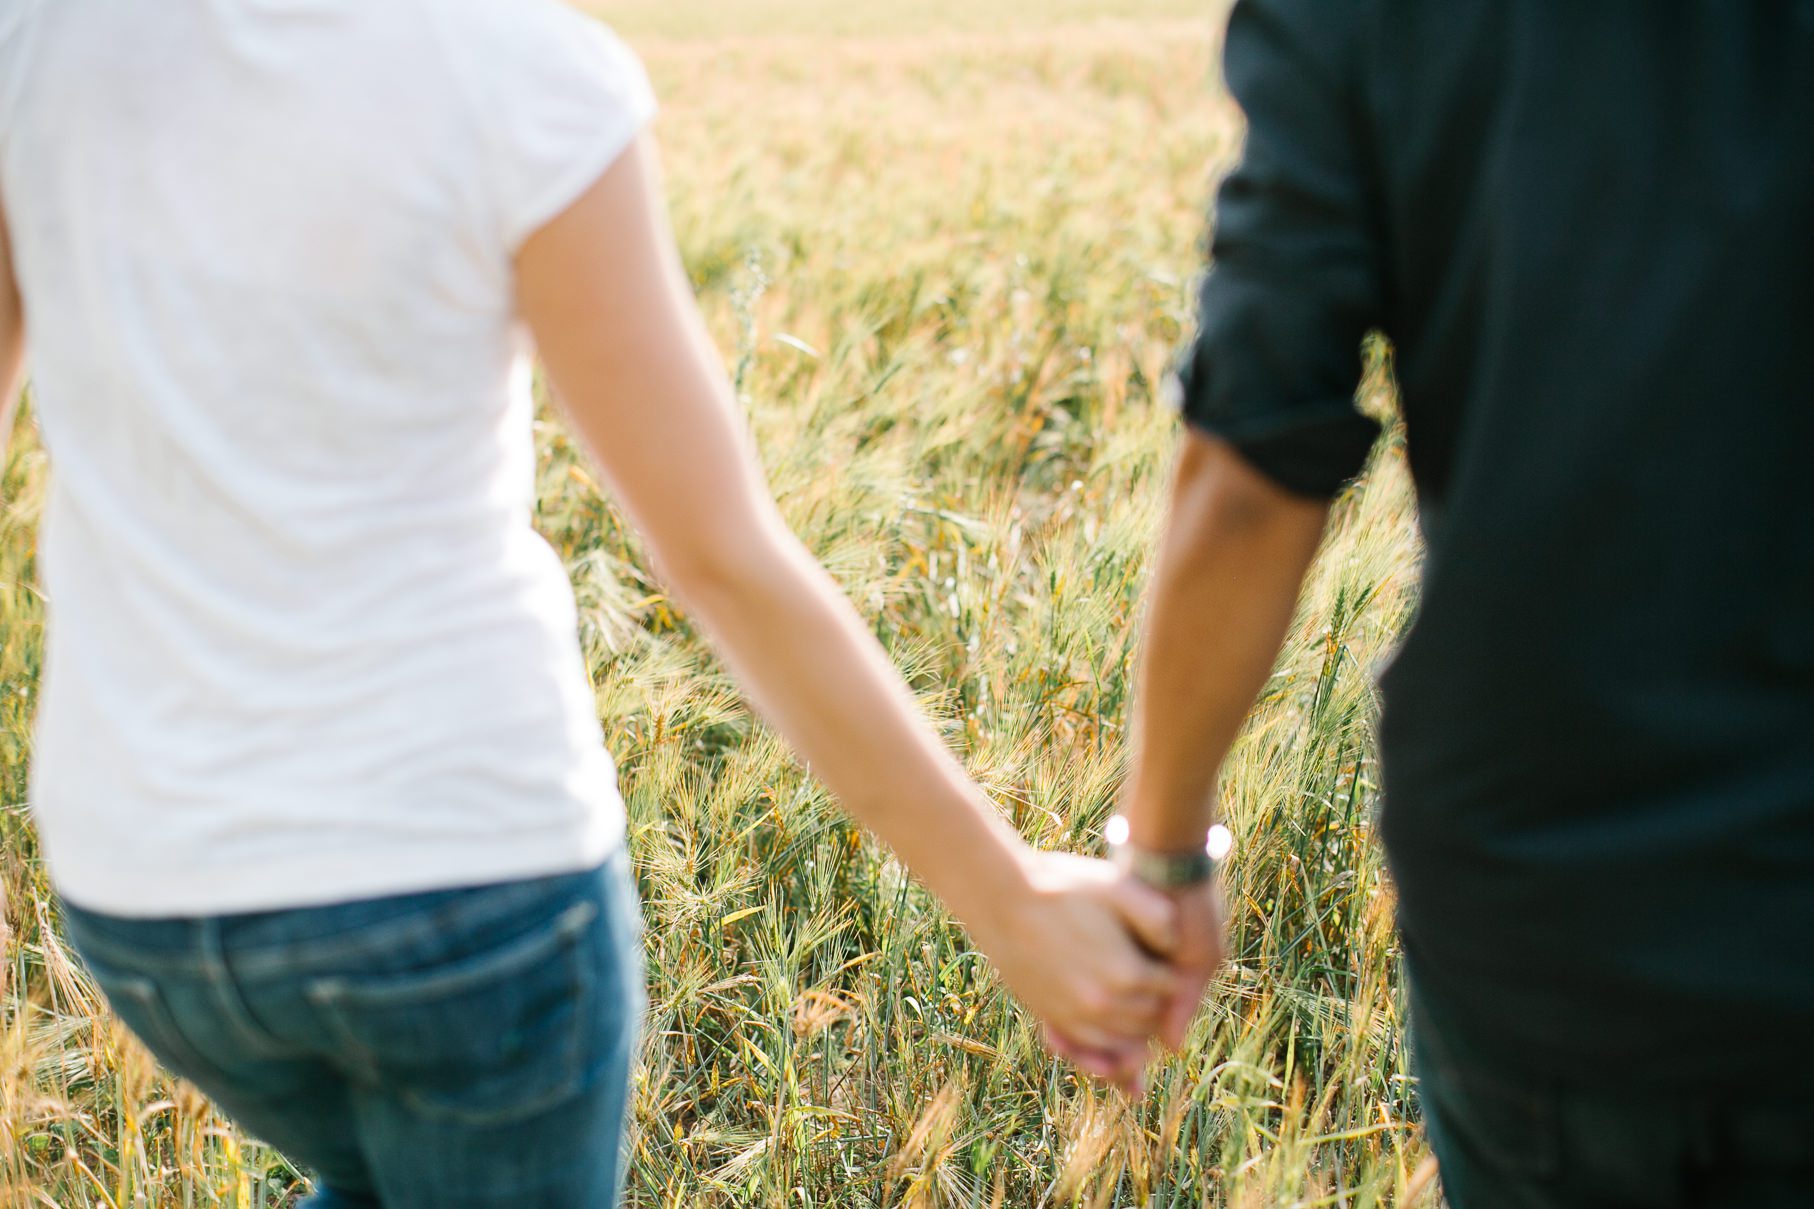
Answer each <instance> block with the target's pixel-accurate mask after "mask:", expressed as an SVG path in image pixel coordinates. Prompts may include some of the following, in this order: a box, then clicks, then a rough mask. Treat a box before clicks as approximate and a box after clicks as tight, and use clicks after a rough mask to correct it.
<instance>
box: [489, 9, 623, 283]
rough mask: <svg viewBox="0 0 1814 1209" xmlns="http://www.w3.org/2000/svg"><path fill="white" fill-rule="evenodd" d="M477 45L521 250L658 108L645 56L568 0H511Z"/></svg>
mask: <svg viewBox="0 0 1814 1209" xmlns="http://www.w3.org/2000/svg"><path fill="white" fill-rule="evenodd" d="M510 8H511V9H512V10H513V17H512V19H511V20H510V21H509V22H508V23H503V24H494V25H493V26H492V29H491V33H492V34H493V35H494V38H495V40H494V41H493V43H492V45H490V46H489V47H484V48H478V49H481V50H482V52H483V57H482V58H481V59H480V60H479V61H478V71H479V73H480V75H481V77H482V79H481V85H480V88H479V90H478V91H479V95H478V97H477V98H476V101H477V104H478V105H479V107H480V112H481V120H482V121H483V122H484V123H485V124H486V136H487V138H486V158H487V164H486V168H487V173H486V177H487V179H486V183H485V188H486V190H487V192H488V193H489V195H490V198H491V202H492V209H493V213H494V217H495V221H496V222H497V230H498V235H499V237H500V238H501V239H502V241H503V244H504V247H505V248H506V249H507V250H508V251H509V252H510V253H511V254H513V255H514V254H515V252H516V251H517V249H518V248H520V247H521V246H522V244H523V241H524V240H526V239H528V238H529V236H530V235H532V234H534V233H535V232H536V231H537V230H539V229H540V228H541V227H543V226H545V225H546V224H547V223H548V222H549V221H550V220H551V219H553V218H555V217H556V216H558V215H559V214H560V213H561V212H562V211H563V210H565V209H566V208H567V207H568V206H570V205H572V204H573V203H574V202H575V201H577V200H578V199H579V197H580V195H581V194H583V193H584V192H585V191H586V190H587V189H588V188H590V187H591V186H592V185H593V184H594V183H595V182H596V181H597V180H598V178H599V177H600V176H602V175H603V174H604V172H605V170H606V169H607V168H609V167H610V166H611V164H612V163H613V162H615V161H616V159H617V158H618V157H619V156H620V155H622V154H623V152H624V151H625V150H626V149H627V148H628V147H629V146H630V144H631V143H632V142H633V141H634V140H635V139H636V137H637V135H638V134H639V133H640V132H641V131H642V129H643V128H644V127H645V126H647V125H648V123H649V121H650V119H652V118H653V117H654V115H655V108H656V105H655V91H654V89H653V88H652V87H651V86H650V84H649V77H648V75H647V73H646V72H645V71H644V70H643V66H642V63H641V61H640V60H639V59H638V58H637V57H636V55H635V53H634V52H633V51H631V50H630V48H629V47H628V46H626V45H624V43H623V41H622V40H620V39H619V38H618V37H617V35H616V34H614V33H613V32H612V31H611V30H609V29H608V28H606V27H605V26H604V25H602V24H601V23H599V22H598V21H596V20H594V19H592V18H590V17H587V16H585V15H583V14H581V13H579V12H577V11H575V10H573V9H570V8H568V7H567V6H566V5H565V4H564V3H562V2H561V0H510Z"/></svg>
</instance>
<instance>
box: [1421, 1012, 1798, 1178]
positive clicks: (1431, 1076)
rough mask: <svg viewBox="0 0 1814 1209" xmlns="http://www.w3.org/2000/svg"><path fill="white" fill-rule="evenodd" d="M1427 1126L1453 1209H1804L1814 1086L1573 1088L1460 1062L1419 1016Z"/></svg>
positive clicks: (1473, 1060) (1454, 1051) (1466, 1060)
mask: <svg viewBox="0 0 1814 1209" xmlns="http://www.w3.org/2000/svg"><path fill="white" fill-rule="evenodd" d="M1411 1031H1412V1053H1413V1061H1414V1063H1415V1065H1416V1068H1417V1075H1418V1081H1419V1095H1420V1098H1421V1100H1422V1102H1423V1111H1424V1125H1425V1127H1426V1129H1427V1131H1428V1133H1429V1137H1430V1142H1431V1145H1433V1146H1434V1147H1435V1149H1436V1157H1437V1160H1438V1161H1439V1162H1440V1163H1441V1165H1442V1183H1443V1190H1444V1192H1445V1193H1446V1195H1447V1197H1448V1204H1449V1206H1450V1209H1791V1207H1794V1209H1807V1207H1810V1206H1814V1089H1809V1088H1800V1089H1797V1088H1793V1087H1789V1088H1768V1089H1762V1088H1760V1089H1758V1092H1759V1093H1760V1094H1761V1095H1767V1096H1776V1097H1781V1096H1783V1095H1785V1094H1787V1095H1789V1096H1795V1095H1799V1096H1801V1097H1802V1098H1801V1100H1800V1102H1799V1103H1796V1102H1794V1101H1793V1100H1790V1101H1787V1102H1785V1101H1783V1100H1781V1099H1778V1100H1777V1101H1776V1102H1775V1103H1764V1102H1763V1101H1762V1100H1760V1099H1758V1098H1756V1097H1754V1096H1749V1095H1737V1094H1726V1095H1711V1094H1705V1095H1703V1094H1696V1093H1694V1092H1692V1091H1670V1092H1658V1091H1649V1090H1638V1089H1634V1088H1631V1087H1620V1086H1603V1087H1565V1086H1561V1085H1557V1084H1554V1083H1551V1082H1548V1081H1546V1080H1541V1079H1538V1078H1535V1077H1531V1076H1526V1077H1523V1078H1520V1077H1518V1076H1517V1075H1514V1074H1511V1073H1508V1070H1507V1069H1506V1068H1504V1067H1500V1066H1493V1068H1492V1069H1491V1070H1490V1071H1489V1069H1488V1066H1489V1065H1490V1064H1489V1063H1483V1062H1481V1061H1480V1060H1478V1059H1477V1058H1469V1057H1463V1056H1461V1055H1460V1054H1459V1053H1458V1047H1457V1046H1455V1045H1453V1044H1449V1043H1448V1041H1446V1040H1445V1038H1444V1036H1443V1035H1442V1029H1441V1028H1440V1027H1438V1026H1436V1025H1435V1024H1434V1022H1432V1021H1430V1020H1429V1019H1428V1017H1427V1015H1423V1014H1416V1013H1415V1010H1414V1017H1413V1020H1412V1026H1411Z"/></svg>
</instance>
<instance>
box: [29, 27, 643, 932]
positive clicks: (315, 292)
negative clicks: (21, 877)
mask: <svg viewBox="0 0 1814 1209" xmlns="http://www.w3.org/2000/svg"><path fill="white" fill-rule="evenodd" d="M653 110H654V100H653V97H652V95H651V92H650V89H649V85H648V81H647V78H646V77H645V76H644V74H643V72H642V69H641V67H640V66H639V64H638V63H637V61H636V60H635V58H634V57H633V56H632V55H631V54H630V53H629V52H628V51H627V50H626V49H625V48H624V47H623V46H622V45H621V44H620V43H619V42H618V41H616V40H615V39H614V38H613V37H612V36H611V35H610V34H609V33H608V32H607V31H606V30H605V29H604V28H603V27H601V26H599V25H598V24H596V23H595V22H593V21H591V20H589V19H587V18H584V17H582V16H580V15H579V14H577V13H575V12H573V11H572V10H570V9H568V8H567V7H565V6H564V5H563V4H562V3H560V0H157V2H155V3H150V2H148V0H0V189H3V190H4V193H3V197H4V204H5V213H6V217H7V224H8V227H9V228H10V231H11V235H12V240H13V250H14V257H15V264H16V271H17V274H18V277H19V284H20V287H21V289H22V292H23V296H24V300H25V311H26V322H27V327H28V339H29V360H30V366H31V370H32V377H33V382H34V386H35V392H36V395H35V397H36V399H37V405H38V416H39V424H40V429H41V431H42V433H43V436H44V440H45V443H46V446H47V447H48V449H49V452H50V457H51V466H52V485H51V488H50V494H49V499H48V501H47V504H46V509H45V515H44V520H43V528H42V535H41V546H42V561H41V567H42V578H43V581H44V583H45V585H46V588H47V595H48V598H49V601H50V613H51V624H50V631H49V636H48V638H47V652H46V664H45V671H44V678H43V686H42V687H43V692H42V700H41V705H40V710H39V715H38V731H37V739H36V743H35V750H34V753H33V791H32V796H33V803H32V805H33V808H34V813H35V815H36V818H37V821H38V826H39V830H40V833H41V836H42V841H43V848H44V853H45V857H46V860H47V862H48V866H49V870H50V873H51V876H52V879H53V881H55V882H56V884H57V885H58V887H59V889H60V890H61V891H62V892H63V893H64V894H66V895H67V896H68V897H69V898H70V899H71V900H72V901H74V902H76V903H78V904H79V905H81V906H84V907H88V908H90V909H94V910H99V911H104V912H111V913H115V914H120V915H129V916H140V917H146V916H152V917H155V916H170V915H198V914H216V913H227V912H238V911H248V910H265V909H274V908H283V907H298V906H308V905H316V904H323V903H329V902H336V901H345V900H349V899H356V898H364V897H373V896H380V895H386V894H396V893H404V892H408V891H412V890H421V889H431V888H444V887H453V886H460V885H474V884H482V883H487V882H493V881H499V880H508V879H513V878H518V877H530V876H538V875H543V874H552V873H560V872H571V871H576V870H579V869H583V868H586V867H589V866H590V865H592V864H594V863H596V862H598V861H600V860H602V859H604V858H605V857H606V856H608V855H609V854H610V853H611V852H612V851H613V850H614V849H615V848H616V847H617V846H618V845H620V844H621V843H622V838H623V830H624V818H623V806H622V803H621V801H620V799H619V798H618V795H617V789H616V776H615V771H614V769H613V767H612V765H611V762H610V758H609V756H608V755H607V754H606V752H605V749H604V745H603V739H602V735H601V733H600V729H599V725H598V720H597V710H596V704H595V699H594V696H593V694H592V691H591V689H590V686H589V685H588V682H587V677H586V672H585V668H584V664H583V661H582V659H581V655H580V650H579V643H578V637H577V632H576V628H577V627H576V617H575V610H574V604H573V596H572V591H571V588H570V586H569V584H568V581H567V578H566V576H565V574H564V572H563V569H562V567H561V564H560V561H559V559H558V558H557V557H556V555H555V553H554V552H553V551H552V550H551V549H550V548H549V547H548V545H547V544H546V543H545V542H543V541H542V539H541V538H540V537H539V536H537V534H536V533H535V531H534V530H533V529H532V527H531V510H532V486H533V471H534V449H533V446H532V438H531V405H530V398H529V389H528V388H529V373H528V365H527V361H526V343H525V340H524V337H523V334H522V331H521V325H520V323H519V320H518V317H517V315H516V313H515V307H514V284H513V270H512V259H513V256H514V253H515V252H516V250H517V248H518V247H519V246H520V244H521V243H522V241H523V240H524V239H525V238H526V237H527V236H528V235H529V234H531V233H533V232H534V231H535V230H536V229H537V228H538V227H540V226H541V225H543V224H544V223H545V222H547V221H548V220H549V219H551V218H552V217H554V216H555V215H556V214H558V213H559V212H560V211H561V210H563V209H564V208H565V207H566V206H568V205H569V204H571V203H572V202H573V201H574V200H575V199H577V197H578V196H579V195H580V194H581V193H582V192H584V191H585V189H586V188H587V187H588V186H590V185H591V184H592V183H593V182H594V181H596V180H597V178H598V177H599V176H600V175H601V174H602V172H603V171H604V170H605V168H606V167H608V166H609V164H610V163H611V162H612V160H613V159H615V158H616V157H617V156H618V155H619V154H620V153H621V152H622V151H623V150H624V149H625V148H626V147H627V146H628V145H629V143H630V142H631V141H632V140H633V139H634V137H635V136H636V134H637V132H638V131H639V129H640V128H641V127H642V126H643V125H644V124H645V123H646V122H647V121H648V120H649V118H650V116H651V115H652V113H653Z"/></svg>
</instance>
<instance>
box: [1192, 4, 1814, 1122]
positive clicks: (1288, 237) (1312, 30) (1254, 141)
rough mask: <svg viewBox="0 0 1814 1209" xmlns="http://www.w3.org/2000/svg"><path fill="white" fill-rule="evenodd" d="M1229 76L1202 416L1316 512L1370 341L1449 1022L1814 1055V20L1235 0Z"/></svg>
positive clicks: (1392, 826)
mask: <svg viewBox="0 0 1814 1209" xmlns="http://www.w3.org/2000/svg"><path fill="white" fill-rule="evenodd" d="M1227 76H1228V81H1229V85H1230V87H1231V89H1232V91H1233V93H1234V95H1235V97H1236V99H1237V100H1238V101H1239V102H1240V103H1241V105H1242V107H1243V109H1244V110H1245V111H1246V114H1247V117H1248V127H1249V129H1248V141H1247V147H1246V153H1245V158H1244V161H1243V162H1242V164H1241V165H1240V167H1239V168H1238V169H1237V170H1236V171H1235V172H1234V173H1233V175H1232V176H1231V177H1230V178H1229V179H1228V180H1227V182H1226V183H1225V184H1224V186H1223V188H1222V191H1221V197H1220V201H1219V205H1218V210H1217V218H1216V229H1215V236H1214V241H1213V258H1214V259H1213V267H1212V270H1211V272H1210V274H1209V276H1208V278H1207V279H1206V283H1205V286H1204V289H1203V297H1202V329H1201V335H1200V337H1199V339H1198V341H1197V343H1196V345H1195V347H1194V349H1193V350H1192V351H1191V353H1190V354H1189V356H1188V357H1187V359H1186V366H1185V370H1184V374H1183V377H1184V381H1185V412H1186V416H1187V417H1188V419H1189V420H1190V422H1191V423H1193V424H1195V425H1197V426H1200V427H1201V428H1203V429H1205V430H1207V431H1209V432H1212V433H1215V434H1218V435H1220V436H1221V437H1223V438H1225V439H1227V440H1228V441H1230V442H1232V443H1233V445H1234V446H1235V447H1236V448H1237V449H1239V450H1240V451H1241V452H1242V453H1243V454H1244V455H1245V457H1246V458H1247V459H1248V460H1249V461H1250V462H1251V463H1252V464H1253V465H1255V466H1256V467H1258V468H1259V469H1260V470H1262V471H1263V472H1265V473H1266V474H1267V475H1269V476H1271V477H1272V478H1274V479H1275V480H1276V481H1278V482H1280V483H1282V484H1284V485H1285V486H1287V487H1289V488H1291V489H1292V490H1294V491H1296V492H1299V493H1303V494H1307V495H1319V496H1320V495H1328V494H1331V493H1333V492H1335V491H1336V490H1337V489H1338V488H1339V487H1340V486H1341V484H1342V483H1343V482H1344V481H1345V480H1347V479H1348V478H1350V477H1351V476H1353V475H1354V474H1355V473H1356V472H1357V471H1358V470H1359V469H1360V467H1361V464H1362V462H1363V460H1364V459H1365V457H1366V456H1367V453H1368V450H1369V447H1370V446H1371V444H1372V442H1373V438H1374V435H1375V425H1374V424H1373V423H1372V422H1371V421H1369V420H1367V419H1364V418H1363V417H1361V416H1360V415H1359V414H1357V413H1356V411H1355V408H1354V406H1353V397H1354V393H1355V388H1356V385H1357V381H1358V378H1359V376H1360V371H1361V358H1360V348H1361V344H1362V341H1363V337H1365V336H1366V335H1367V334H1368V333H1370V332H1375V331H1377V332H1381V333H1383V334H1384V335H1385V336H1386V337H1387V338H1389V340H1390V341H1391V343H1392V346H1393V348H1394V349H1395V357H1396V370H1397V376H1398V381H1399V386H1400V390H1401V394H1402V401H1403V411H1404V416H1405V423H1406V440H1407V444H1408V452H1409V458H1410V464H1411V470H1412V474H1413V476H1414V477H1415V479H1416V482H1417V487H1418V492H1419V499H1420V504H1421V511H1422V518H1423V525H1424V530H1425V535H1426V537H1427V538H1428V546H1429V554H1428V561H1427V566H1426V576H1425V583H1424V589H1423V597H1422V602H1421V606H1420V610H1419V616H1418V620H1417V622H1416V624H1415V626H1414V628H1413V630H1412V633H1411V634H1410V636H1409V638H1408V639H1407V641H1406V643H1405V645H1404V647H1403V650H1402V651H1401V652H1400V654H1399V656H1398V657H1397V659H1396V661H1395V663H1394V664H1393V666H1392V667H1391V669H1390V670H1389V672H1388V673H1387V675H1386V678H1385V684H1384V699H1385V714H1384V721H1383V730H1382V747H1383V762H1384V773H1385V802H1384V806H1383V811H1382V828H1383V831H1384V836H1385V840H1386V847H1387V854H1388V858H1389V861H1390V864H1391V867H1392V870H1393V873H1394V876H1395V879H1396V881H1397V884H1398V887H1399V894H1400V919H1401V923H1402V926H1403V932H1404V937H1405V942H1406V946H1407V949H1408V952H1409V954H1410V957H1411V959H1412V964H1413V967H1414V970H1415V971H1416V972H1417V973H1418V975H1419V983H1420V989H1422V990H1425V991H1427V992H1428V997H1429V999H1430V1000H1431V1004H1432V1013H1433V1014H1434V1015H1436V1016H1439V1017H1444V1018H1446V1020H1447V1021H1448V1022H1450V1023H1452V1024H1453V1025H1454V1026H1455V1027H1457V1028H1459V1029H1461V1030H1462V1031H1464V1032H1472V1033H1475V1034H1477V1036H1478V1038H1479V1039H1480V1040H1481V1041H1482V1043H1483V1044H1485V1045H1487V1046H1489V1047H1490V1048H1491V1049H1492V1050H1494V1052H1496V1053H1498V1054H1500V1055H1502V1056H1503V1057H1505V1058H1506V1059H1507V1060H1508V1061H1510V1062H1515V1063H1517V1064H1518V1065H1519V1066H1520V1067H1521V1068H1528V1069H1537V1070H1547V1071H1552V1072H1555V1073H1556V1075H1557V1076H1558V1077H1560V1078H1568V1077H1572V1076H1577V1075H1578V1076H1583V1077H1599V1076H1603V1075H1606V1074H1616V1075H1618V1076H1620V1077H1623V1078H1628V1079H1635V1080H1643V1081H1656V1082H1661V1083H1684V1082H1686V1083H1692V1084H1696V1085H1704V1084H1706V1083H1708V1082H1709V1081H1730V1082H1732V1083H1735V1084H1738V1085H1741V1086H1742V1085H1746V1084H1747V1083H1750V1084H1751V1085H1753V1086H1755V1085H1756V1080H1758V1079H1762V1078H1766V1077H1768V1078H1769V1079H1770V1080H1771V1082H1772V1084H1773V1085H1777V1086H1783V1085H1784V1083H1783V1077H1782V1073H1783V1070H1784V1068H1785V1066H1787V1067H1792V1068H1795V1069H1799V1070H1800V1071H1803V1072H1807V1073H1809V1074H1814V1059H1810V1058H1809V1057H1808V1054H1809V1052H1810V1049H1811V1048H1814V1047H1811V1046H1810V1043H1809V1038H1810V1035H1811V1034H1814V939H1811V937H1814V482H1811V480H1810V471H1809V468H1810V466H1811V465H1814V0H1242V2H1241V3H1240V4H1239V5H1238V7H1237V8H1236V10H1235V12H1234V15H1233V18H1232V22H1231V25H1230V29H1229V34H1228V43H1227ZM1804 1077H1805V1076H1804ZM1794 1086H1797V1087H1799V1088H1800V1089H1801V1090H1800V1093H1799V1094H1803V1095H1806V1094H1807V1092H1806V1085H1805V1084H1796V1085H1794Z"/></svg>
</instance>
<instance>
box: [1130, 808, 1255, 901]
mask: <svg viewBox="0 0 1814 1209" xmlns="http://www.w3.org/2000/svg"><path fill="white" fill-rule="evenodd" d="M1129 830H1130V828H1129V826H1128V821H1127V820H1126V819H1125V818H1123V817H1122V816H1121V815H1116V816H1115V817H1114V818H1112V819H1110V820H1109V823H1108V826H1107V827H1105V828H1103V830H1102V838H1103V839H1105V840H1106V841H1108V850H1109V862H1110V863H1111V864H1113V865H1114V866H1115V867H1116V868H1117V869H1120V870H1123V871H1124V872H1127V873H1131V874H1133V875H1134V876H1135V877H1137V878H1139V879H1140V880H1141V881H1143V882H1145V883H1146V884H1147V885H1149V886H1152V887H1153V888H1154V889H1156V890H1183V889H1187V888H1188V887H1191V886H1200V885H1202V884H1203V883H1204V882H1206V881H1209V880H1210V879H1211V878H1213V877H1215V875H1216V872H1217V871H1218V870H1219V869H1221V867H1222V862H1223V861H1225V860H1226V859H1228V853H1229V851H1230V850H1231V849H1233V848H1234V846H1235V837H1234V833H1233V832H1231V831H1229V829H1228V828H1226V827H1224V826H1223V825H1222V824H1220V823H1217V824H1216V825H1215V826H1214V827H1211V828H1210V829H1209V834H1208V835H1206V836H1204V837H1203V847H1201V848H1189V849H1186V850H1185V851H1183V852H1149V851H1147V850H1146V849H1144V848H1137V847H1135V846H1134V845H1133V844H1131V843H1129V842H1128V832H1129Z"/></svg>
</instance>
